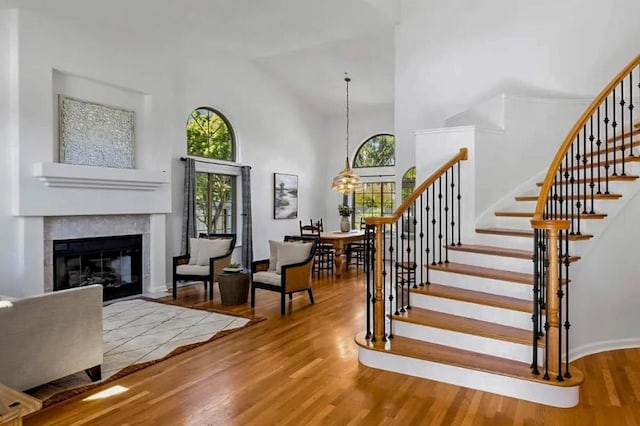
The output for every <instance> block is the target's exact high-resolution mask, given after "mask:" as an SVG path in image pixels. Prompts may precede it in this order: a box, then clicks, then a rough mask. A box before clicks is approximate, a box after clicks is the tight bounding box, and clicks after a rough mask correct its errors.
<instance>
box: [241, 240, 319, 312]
mask: <svg viewBox="0 0 640 426" xmlns="http://www.w3.org/2000/svg"><path fill="white" fill-rule="evenodd" d="M269 246H270V256H269V259H264V260H257V261H255V262H252V263H251V307H252V308H254V307H255V304H256V289H257V288H259V289H263V290H270V291H277V292H278V293H280V315H284V313H285V295H287V294H288V295H289V299H292V298H293V293H296V292H299V291H305V290H306V291H307V293H308V294H309V300H310V301H311V304H313V303H314V301H313V290H312V289H311V270H312V268H313V259H314V256H315V254H316V247H317V240H316V239H315V238H311V239H305V238H301V237H286V238H285V241H284V242H280V241H269Z"/></svg>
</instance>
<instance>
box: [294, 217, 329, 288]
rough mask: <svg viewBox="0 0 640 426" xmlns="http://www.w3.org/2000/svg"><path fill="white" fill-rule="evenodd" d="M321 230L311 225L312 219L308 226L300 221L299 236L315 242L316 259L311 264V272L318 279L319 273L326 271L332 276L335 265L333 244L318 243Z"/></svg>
mask: <svg viewBox="0 0 640 426" xmlns="http://www.w3.org/2000/svg"><path fill="white" fill-rule="evenodd" d="M320 232H321V228H320V227H319V226H317V225H315V224H313V219H312V220H311V224H310V225H303V224H302V221H300V236H301V237H311V238H314V239H316V240H317V242H318V244H317V248H316V258H315V261H314V264H313V271H314V272H315V273H316V276H317V277H318V278H320V272H321V271H328V272H329V273H331V274H332V275H333V272H334V266H333V265H334V263H335V252H336V251H335V249H334V247H333V244H325V243H321V242H320Z"/></svg>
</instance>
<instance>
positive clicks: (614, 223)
mask: <svg viewBox="0 0 640 426" xmlns="http://www.w3.org/2000/svg"><path fill="white" fill-rule="evenodd" d="M635 185H637V183H635ZM638 211H640V195H639V193H638V192H636V195H635V196H634V197H633V199H632V200H631V201H629V202H628V204H627V205H626V206H625V208H624V209H623V210H622V211H620V213H619V214H618V215H617V216H615V218H612V219H611V221H610V223H609V224H608V227H607V228H606V229H605V230H604V232H602V233H601V235H598V236H596V238H595V239H594V240H593V241H589V243H588V244H590V247H589V251H588V252H587V253H585V254H584V255H583V256H582V258H581V260H580V261H579V262H577V263H576V264H575V265H572V266H571V272H570V273H571V276H570V278H571V282H572V284H570V286H571V287H570V289H569V291H570V297H569V300H570V314H571V316H570V319H571V334H570V339H571V340H570V358H571V359H576V358H580V357H583V356H585V355H589V354H591V353H597V352H602V351H605V350H613V349H621V348H628V347H638V346H640V329H638V324H639V323H640V309H638V300H640V286H639V285H638V276H640V264H639V263H638V261H637V257H636V252H637V249H636V248H635V245H634V243H635V242H636V241H638V238H640V227H638V213H637V212H638ZM607 220H608V219H607Z"/></svg>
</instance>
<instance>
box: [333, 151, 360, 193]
mask: <svg viewBox="0 0 640 426" xmlns="http://www.w3.org/2000/svg"><path fill="white" fill-rule="evenodd" d="M360 185H361V182H360V176H358V175H357V174H356V173H354V172H353V170H351V166H349V157H347V159H346V160H345V162H344V170H342V171H341V172H340V173H339V174H338V175H337V176H336V177H334V178H333V183H332V184H331V188H332V189H334V190H336V191H338V192H340V193H342V194H345V195H346V194H350V193H352V192H353V191H355V190H356V189H358V188H359V187H360Z"/></svg>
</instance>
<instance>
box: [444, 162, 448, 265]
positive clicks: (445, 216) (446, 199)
mask: <svg viewBox="0 0 640 426" xmlns="http://www.w3.org/2000/svg"><path fill="white" fill-rule="evenodd" d="M448 190H449V170H446V171H445V172H444V263H449V197H447V191H448Z"/></svg>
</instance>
